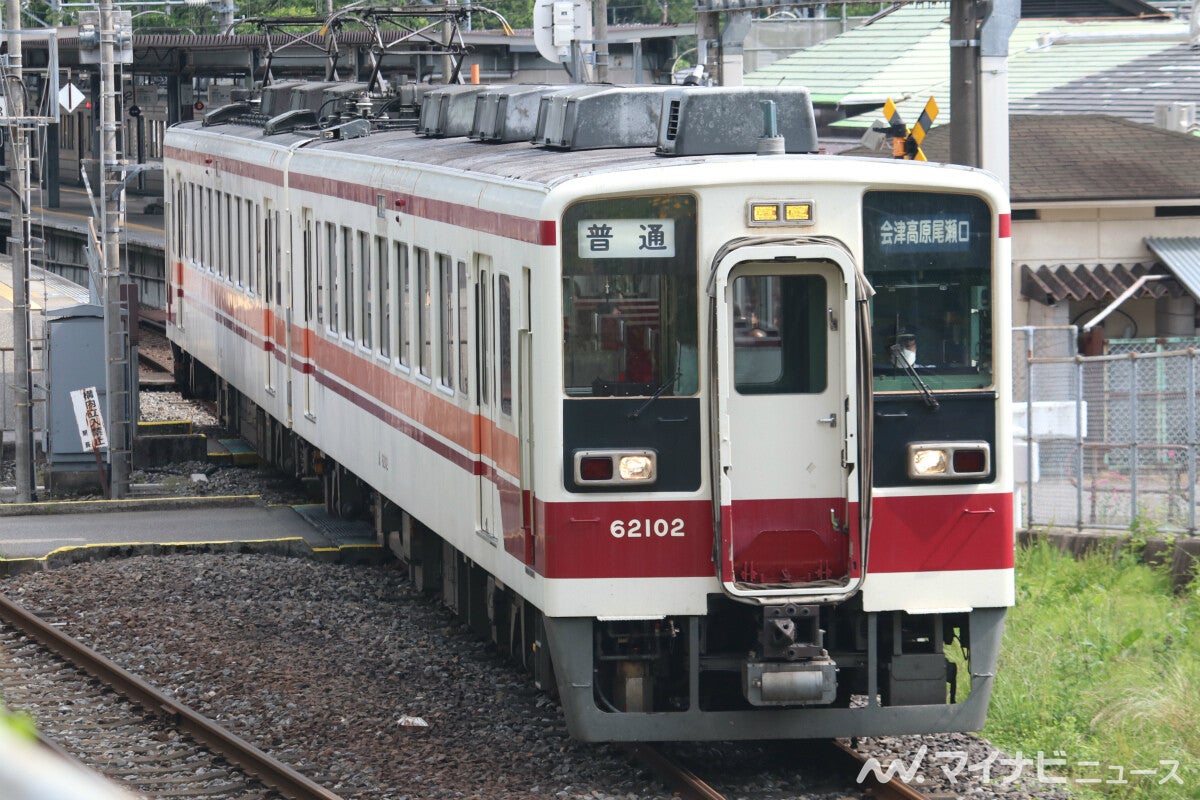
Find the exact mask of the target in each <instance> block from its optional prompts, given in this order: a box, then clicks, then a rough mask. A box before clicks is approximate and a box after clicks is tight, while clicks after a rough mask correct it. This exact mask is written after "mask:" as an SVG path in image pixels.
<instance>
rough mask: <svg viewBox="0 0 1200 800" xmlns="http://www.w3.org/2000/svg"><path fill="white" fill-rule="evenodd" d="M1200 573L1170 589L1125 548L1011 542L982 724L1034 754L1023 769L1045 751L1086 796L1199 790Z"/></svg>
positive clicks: (1169, 795)
mask: <svg viewBox="0 0 1200 800" xmlns="http://www.w3.org/2000/svg"><path fill="white" fill-rule="evenodd" d="M1198 584H1200V582H1198V583H1197V584H1193V585H1192V587H1190V588H1189V590H1188V592H1187V593H1186V594H1184V595H1182V596H1179V595H1174V594H1172V592H1171V588H1170V583H1169V580H1168V576H1167V575H1166V574H1165V572H1164V571H1163V570H1160V569H1156V568H1152V567H1148V566H1146V565H1144V564H1141V563H1138V561H1137V559H1136V558H1135V557H1133V556H1132V555H1121V556H1117V557H1115V558H1114V557H1112V556H1111V555H1107V554H1094V555H1091V556H1088V557H1086V558H1084V559H1082V560H1078V561H1077V560H1075V559H1074V558H1072V557H1071V556H1069V555H1066V554H1063V553H1060V552H1059V551H1058V550H1057V549H1055V548H1054V547H1052V546H1049V545H1045V544H1037V545H1034V546H1032V547H1029V548H1026V549H1023V550H1021V551H1019V552H1018V554H1017V605H1016V607H1015V608H1014V609H1012V610H1011V611H1010V612H1009V614H1008V620H1007V624H1006V628H1005V633H1004V647H1003V650H1002V652H1001V659H1000V666H999V670H998V673H997V677H996V684H995V689H994V691H993V694H992V702H991V709H990V713H989V717H988V725H987V728H986V729H985V730H984V732H983V733H984V735H985V736H986V737H987V738H988V739H989V740H990V741H992V742H993V743H994V744H996V745H997V746H998V747H1000V748H1002V749H1004V750H1006V751H1008V752H1009V753H1012V754H1015V753H1016V752H1017V751H1018V750H1019V751H1021V752H1022V753H1023V754H1024V757H1025V758H1029V759H1030V760H1032V761H1033V762H1034V763H1033V764H1032V765H1029V766H1026V767H1025V769H1026V774H1033V775H1036V770H1037V758H1038V754H1039V753H1041V754H1043V758H1044V759H1046V761H1045V762H1044V763H1045V764H1046V773H1047V774H1055V775H1062V776H1065V777H1067V779H1068V781H1069V784H1070V786H1071V788H1072V790H1073V791H1074V792H1075V793H1076V794H1077V795H1078V796H1080V797H1083V798H1091V797H1104V798H1108V797H1121V798H1139V799H1140V798H1147V800H1151V799H1152V800H1168V799H1173V798H1198V797H1200V585H1198ZM1051 760H1055V761H1057V760H1062V761H1065V764H1051ZM1080 762H1096V763H1094V764H1081V763H1080ZM1164 762H1178V764H1179V766H1178V768H1177V770H1176V771H1175V774H1176V775H1177V776H1178V780H1176V779H1175V778H1169V777H1168V776H1169V775H1170V773H1171V770H1172V766H1171V764H1170V763H1164ZM1134 770H1154V774H1153V775H1136V774H1132V773H1133V771H1134ZM1096 779H1099V781H1100V783H1089V782H1087V781H1092V780H1096ZM1118 780H1125V781H1127V783H1116V782H1115V781H1118ZM1081 781H1083V782H1081ZM1110 781H1111V782H1110ZM1164 781H1165V782H1164ZM1179 781H1182V785H1181V783H1180V782H1179Z"/></svg>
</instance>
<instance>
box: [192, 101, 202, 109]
mask: <svg viewBox="0 0 1200 800" xmlns="http://www.w3.org/2000/svg"><path fill="white" fill-rule="evenodd" d="M192 108H194V109H196V110H197V111H203V110H204V101H203V100H197V101H196V102H195V103H192Z"/></svg>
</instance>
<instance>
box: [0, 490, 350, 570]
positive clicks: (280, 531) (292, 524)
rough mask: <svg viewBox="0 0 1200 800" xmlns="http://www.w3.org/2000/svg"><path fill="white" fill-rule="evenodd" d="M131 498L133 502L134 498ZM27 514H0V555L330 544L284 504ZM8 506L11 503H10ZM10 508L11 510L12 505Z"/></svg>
mask: <svg viewBox="0 0 1200 800" xmlns="http://www.w3.org/2000/svg"><path fill="white" fill-rule="evenodd" d="M134 502H136V501H134ZM52 505H53V506H55V509H54V510H53V512H52V513H47V511H46V510H42V509H39V513H36V514H32V515H27V516H3V517H0V558H7V559H22V558H44V557H46V556H47V555H49V554H50V553H53V552H55V551H57V550H61V549H63V548H76V547H91V546H96V545H128V544H198V543H214V542H262V541H272V540H284V539H293V540H295V539H303V540H304V542H306V543H307V544H308V546H309V547H312V548H318V549H319V548H324V547H330V546H332V543H331V541H330V540H329V538H328V537H326V536H325V534H324V533H323V532H321V531H320V530H319V529H318V528H316V527H315V526H314V525H313V524H311V523H310V522H309V521H308V520H306V519H305V518H304V517H303V516H301V515H300V514H299V513H297V512H296V510H295V509H293V508H292V507H290V506H262V505H246V506H242V507H231V508H214V507H211V506H206V507H198V508H164V507H162V506H161V504H149V505H152V507H150V508H147V509H146V510H140V511H135V510H130V511H106V512H103V513H97V512H96V511H94V510H91V509H92V508H94V506H90V505H80V506H78V510H72V504H70V503H55V504H52ZM10 508H11V507H10ZM14 510H15V509H14Z"/></svg>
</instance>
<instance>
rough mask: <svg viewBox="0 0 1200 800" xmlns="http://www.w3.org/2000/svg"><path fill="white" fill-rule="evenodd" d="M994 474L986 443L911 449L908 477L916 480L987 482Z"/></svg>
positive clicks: (922, 444) (920, 444) (923, 445)
mask: <svg viewBox="0 0 1200 800" xmlns="http://www.w3.org/2000/svg"><path fill="white" fill-rule="evenodd" d="M991 471H992V448H991V446H990V445H989V444H988V443H987V442H913V443H912V444H910V445H909V446H908V477H910V478H913V479H914V480H963V479H965V478H986V477H987V476H988V475H989V474H990V473H991Z"/></svg>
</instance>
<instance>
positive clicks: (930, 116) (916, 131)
mask: <svg viewBox="0 0 1200 800" xmlns="http://www.w3.org/2000/svg"><path fill="white" fill-rule="evenodd" d="M937 115H938V104H937V101H936V100H934V99H933V98H932V97H931V98H929V102H927V103H926V104H925V110H924V111H922V112H921V116H920V117H918V118H917V124H916V125H913V127H912V132H911V133H909V134H908V138H909V139H911V140H912V142H913V146H912V150H913V153H912V155H911V156H910V157H911V158H914V159H916V160H917V161H925V160H926V159H925V153H924V152H923V151H922V150H921V143H922V142H924V141H925V134H927V133H929V129H930V128H932V127H933V121H934V120H935V119H937Z"/></svg>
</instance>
